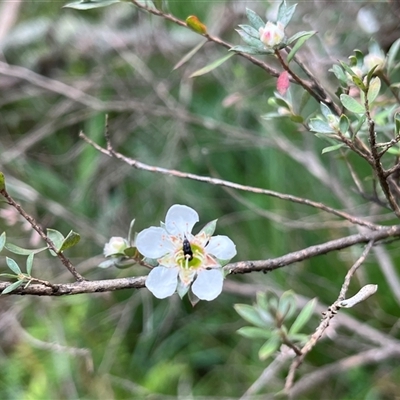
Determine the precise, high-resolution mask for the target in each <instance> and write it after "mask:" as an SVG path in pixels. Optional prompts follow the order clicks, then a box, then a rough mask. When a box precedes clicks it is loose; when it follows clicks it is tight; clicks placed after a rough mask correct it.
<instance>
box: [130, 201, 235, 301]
mask: <svg viewBox="0 0 400 400" xmlns="http://www.w3.org/2000/svg"><path fill="white" fill-rule="evenodd" d="M198 221H199V216H198V214H197V212H196V211H195V210H193V209H192V208H190V207H187V206H183V205H178V204H175V205H173V206H172V207H171V208H170V209H169V210H168V212H167V215H166V217H165V224H163V223H162V224H161V227H154V226H153V227H150V228H147V229H144V230H143V231H142V232H140V233H139V234H138V235H137V238H136V247H137V249H138V250H139V252H140V253H141V254H143V255H144V256H145V257H148V258H151V259H156V260H157V261H158V263H159V266H157V267H155V268H153V269H152V270H151V271H150V273H149V275H148V277H147V279H146V287H147V288H148V289H149V290H150V291H151V292H152V293H153V294H154V296H156V297H158V298H159V299H164V298H165V297H168V296H171V295H172V294H174V293H175V291H177V292H178V294H179V295H180V296H181V297H183V296H184V295H185V294H186V293H187V292H188V290H189V288H190V287H191V289H192V292H193V293H194V294H195V295H196V296H197V297H198V298H199V299H201V300H214V299H215V298H216V297H217V296H218V295H219V294H220V293H221V292H222V285H223V280H224V274H223V270H222V264H224V263H227V262H228V261H229V260H230V259H231V258H232V257H234V256H235V255H236V246H235V244H234V243H233V242H232V240H231V239H229V238H228V237H227V236H214V237H211V235H212V234H213V233H214V229H215V226H216V220H215V221H212V222H210V223H208V224H207V225H206V226H205V227H204V228H203V229H202V230H201V231H200V232H199V233H198V234H197V235H193V234H192V229H193V226H194V225H195V223H196V222H198Z"/></svg>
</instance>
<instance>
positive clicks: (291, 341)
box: [234, 290, 316, 360]
mask: <svg viewBox="0 0 400 400" xmlns="http://www.w3.org/2000/svg"><path fill="white" fill-rule="evenodd" d="M315 304H316V299H313V300H310V301H309V302H308V303H307V304H306V305H305V307H304V308H303V309H302V310H301V311H300V313H299V314H298V315H297V317H296V318H295V320H294V321H293V323H292V324H291V326H290V328H288V327H287V326H286V325H287V323H288V321H290V320H292V319H293V317H294V315H295V313H296V311H297V306H296V298H295V295H294V293H293V291H291V290H289V291H286V292H284V293H283V294H282V296H281V297H280V298H279V297H278V296H277V295H275V294H273V293H263V292H259V293H257V300H256V303H255V304H254V305H252V306H250V305H247V304H235V306H234V307H235V310H236V312H237V313H238V314H239V315H240V316H241V317H242V318H243V319H244V320H246V321H247V322H249V323H250V324H252V325H254V326H245V327H242V328H240V329H239V330H238V333H239V334H240V335H242V336H244V337H247V338H249V339H265V340H266V341H265V343H264V344H263V345H262V346H261V348H260V350H259V352H258V356H259V357H260V359H261V360H265V359H267V358H268V357H270V356H271V355H272V354H273V353H275V352H276V351H277V350H278V349H279V348H280V346H281V345H282V344H285V345H288V346H289V347H291V348H295V347H297V345H299V344H300V345H301V344H304V343H305V342H306V341H307V339H308V335H306V334H303V333H300V332H301V330H302V329H303V327H304V326H305V325H306V324H307V322H308V321H309V320H310V318H311V316H312V314H313V311H314V308H315Z"/></svg>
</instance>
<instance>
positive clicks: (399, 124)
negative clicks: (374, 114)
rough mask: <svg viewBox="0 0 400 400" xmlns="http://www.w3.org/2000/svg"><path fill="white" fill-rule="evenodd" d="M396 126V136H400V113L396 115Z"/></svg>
mask: <svg viewBox="0 0 400 400" xmlns="http://www.w3.org/2000/svg"><path fill="white" fill-rule="evenodd" d="M394 125H395V131H396V135H398V134H399V132H400V114H399V113H396V114H394Z"/></svg>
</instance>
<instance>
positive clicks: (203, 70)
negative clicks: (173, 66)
mask: <svg viewBox="0 0 400 400" xmlns="http://www.w3.org/2000/svg"><path fill="white" fill-rule="evenodd" d="M233 56H234V53H230V54H228V55H226V56H224V57H222V58H219V59H218V60H216V61H214V62H212V63H211V64H208V65H206V66H205V67H203V68H201V69H199V70H197V71H196V72H193V74H191V75H190V76H189V78H194V77H196V76H201V75H205V74H207V73H209V72H211V71H213V70H214V69H215V68H218V67H219V66H220V65H222V64H223V63H224V62H225V61H228V60H229V59H230V58H231V57H233Z"/></svg>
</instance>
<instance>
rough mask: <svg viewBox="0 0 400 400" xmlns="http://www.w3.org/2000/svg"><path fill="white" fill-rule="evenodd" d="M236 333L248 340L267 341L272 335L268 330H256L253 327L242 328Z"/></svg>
mask: <svg viewBox="0 0 400 400" xmlns="http://www.w3.org/2000/svg"><path fill="white" fill-rule="evenodd" d="M237 333H238V334H239V335H241V336H243V337H246V338H249V339H269V338H270V337H271V334H272V333H271V331H270V330H269V329H265V328H264V329H263V328H256V327H254V326H244V327H243V328H240V329H238V330H237Z"/></svg>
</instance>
